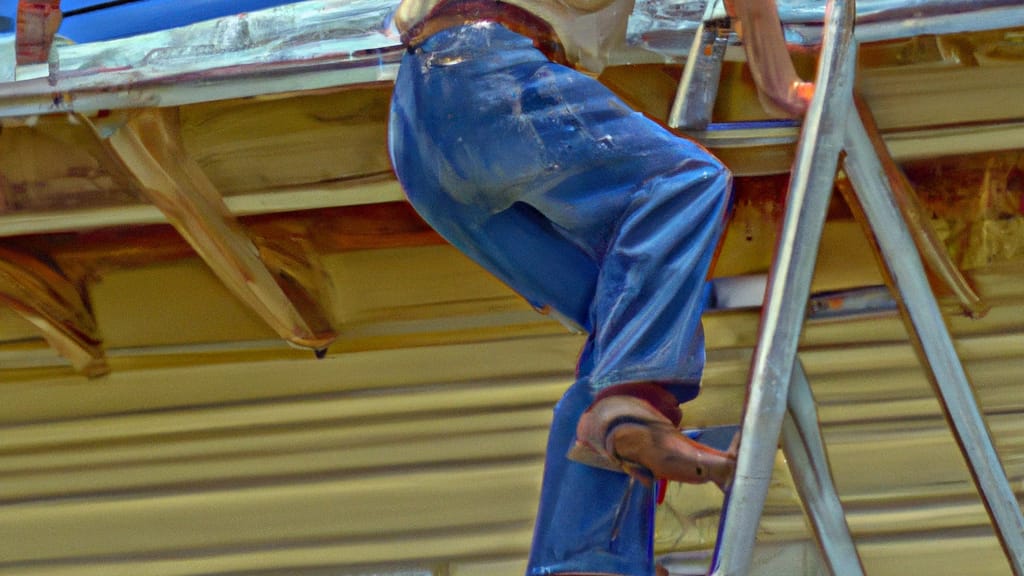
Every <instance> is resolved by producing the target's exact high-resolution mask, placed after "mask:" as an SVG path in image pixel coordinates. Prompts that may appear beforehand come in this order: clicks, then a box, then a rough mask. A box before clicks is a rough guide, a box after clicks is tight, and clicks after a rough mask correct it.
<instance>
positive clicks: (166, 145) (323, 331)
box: [86, 109, 335, 349]
mask: <svg viewBox="0 0 1024 576" xmlns="http://www.w3.org/2000/svg"><path fill="white" fill-rule="evenodd" d="M86 120H87V121H88V122H89V124H90V125H91V126H92V128H93V130H94V132H95V133H96V134H97V136H98V137H99V138H100V139H101V140H102V141H103V143H104V146H105V147H106V149H107V150H108V151H109V153H110V154H111V155H112V156H113V157H114V158H115V159H117V160H118V161H119V162H120V163H121V164H122V165H123V167H124V168H125V169H126V171H127V172H128V173H129V174H130V175H131V176H132V177H133V178H134V179H135V181H136V183H137V185H138V187H139V190H140V191H141V192H142V193H143V194H144V195H145V197H146V198H147V199H148V200H149V201H150V202H152V203H153V204H154V205H156V206H157V207H158V208H159V209H160V210H161V211H162V212H163V213H164V214H165V215H166V217H167V219H168V221H169V222H170V223H171V224H172V225H173V226H174V227H175V228H176V229H177V230H178V232H179V233H181V235H182V236H183V237H184V238H185V239H186V240H187V241H188V242H189V244H190V245H191V246H192V248H193V249H194V250H195V251H196V252H197V253H198V254H199V255H200V256H201V257H202V258H203V259H204V260H205V261H206V263H207V264H208V265H209V266H210V268H212V269H213V271H214V273H215V274H217V276H218V277H219V278H220V279H221V281H222V282H224V284H225V285H227V287H228V288H229V289H230V290H231V291H232V292H233V293H234V294H235V296H236V297H237V298H239V299H240V300H242V301H243V302H245V303H246V305H248V306H249V307H250V308H251V309H252V310H253V311H255V312H256V313H257V314H258V315H259V316H260V317H261V318H263V320H264V321H265V322H267V323H268V324H269V325H270V326H271V327H272V328H273V329H274V330H275V331H276V332H277V333H278V334H279V335H280V336H281V337H282V338H284V339H285V340H287V341H288V342H290V343H292V344H295V345H298V346H303V347H308V348H314V349H323V348H326V347H327V345H328V344H330V342H331V341H332V340H333V339H334V337H335V332H334V330H333V328H332V327H331V321H330V318H329V316H328V314H327V313H326V312H325V309H324V307H322V306H320V305H319V304H318V302H319V300H318V298H317V297H316V296H315V295H318V294H322V293H323V292H324V290H323V288H322V287H321V286H319V285H318V282H319V279H321V278H322V277H323V275H322V274H318V273H317V272H316V267H315V265H314V264H313V263H312V258H313V256H311V252H309V251H305V250H301V249H295V246H296V245H295V244H294V243H291V244H289V245H288V248H287V249H286V253H287V255H286V256H280V257H278V256H273V254H274V253H275V252H277V251H278V250H279V248H275V247H274V246H271V245H268V246H263V247H258V246H257V245H256V244H255V243H254V242H253V240H252V239H251V238H250V237H249V236H248V234H247V233H246V232H245V230H244V229H243V228H242V226H241V225H240V224H239V223H238V221H237V220H236V219H235V217H234V216H232V215H231V213H230V211H229V210H228V209H227V207H226V206H225V204H224V200H223V198H222V197H221V196H220V194H219V193H218V191H217V189H216V187H215V186H214V185H213V183H212V182H211V181H210V180H209V178H208V177H207V176H206V174H205V173H204V172H203V170H202V169H201V168H200V166H199V165H198V164H197V163H196V162H195V160H194V159H192V158H191V157H190V156H189V154H188V152H187V151H186V150H185V147H184V144H183V143H182V139H181V135H180V132H179V122H178V117H177V110H176V109H149V110H143V111H137V112H126V113H119V114H114V115H111V116H106V117H102V118H87V119H86ZM261 256H262V257H263V258H265V259H266V260H267V262H269V263H272V264H271V265H270V266H268V264H267V263H265V262H264V260H263V259H261ZM282 286H284V287H285V288H282ZM299 294H305V295H307V296H308V297H306V296H302V297H296V295H299Z"/></svg>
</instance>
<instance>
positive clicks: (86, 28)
mask: <svg viewBox="0 0 1024 576" xmlns="http://www.w3.org/2000/svg"><path fill="white" fill-rule="evenodd" d="M294 1H295V0H134V1H129V2H123V3H118V2H112V1H111V0H64V1H63V2H62V3H61V8H62V10H63V11H64V13H65V18H64V22H63V24H61V27H60V32H59V34H60V35H62V36H64V37H66V38H70V39H71V40H73V41H75V42H80V43H82V42H97V41H101V40H112V39H114V38H124V37H126V36H134V35H136V34H144V33H146V32H156V31H158V30H166V29H169V28H176V27H178V26H185V25H187V24H191V23H193V22H200V21H202V20H210V19H213V18H219V17H221V16H230V15H232V14H240V13H243V12H252V11H254V10H262V9H264V8H271V7H274V6H280V5H282V4H291V3H293V2H294ZM15 5H16V3H15Z"/></svg>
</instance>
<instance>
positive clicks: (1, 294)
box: [0, 247, 109, 376]
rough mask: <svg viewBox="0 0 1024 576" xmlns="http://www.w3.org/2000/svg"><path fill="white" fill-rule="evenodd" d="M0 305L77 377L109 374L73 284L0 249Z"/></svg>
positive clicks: (39, 263)
mask: <svg viewBox="0 0 1024 576" xmlns="http://www.w3.org/2000/svg"><path fill="white" fill-rule="evenodd" d="M0 302H3V303H4V304H6V305H8V306H10V307H11V308H12V309H13V310H15V311H16V312H17V313H18V314H20V315H21V316H22V317H23V318H25V319H26V320H28V321H29V322H30V323H32V324H33V325H34V326H35V327H36V328H38V329H39V331H40V332H41V333H42V336H43V337H44V338H45V339H46V340H47V342H49V343H50V345H51V346H52V347H53V348H55V349H56V350H57V351H58V352H59V353H60V354H61V355H63V356H64V357H65V358H67V359H68V360H69V361H71V363H72V365H74V367H75V369H77V370H78V371H80V372H82V373H84V374H86V375H88V376H100V375H103V374H105V373H107V372H108V371H109V369H108V367H107V362H106V359H105V357H104V353H103V346H102V340H101V338H100V336H99V329H98V328H97V326H96V321H95V319H94V317H93V315H92V312H91V311H90V310H89V307H88V305H87V304H86V302H85V300H84V298H83V297H82V295H81V293H80V292H79V291H78V288H77V287H76V286H75V285H74V283H73V282H71V281H70V280H69V279H68V278H67V277H66V276H65V275H64V274H62V273H61V272H59V271H58V270H56V269H54V268H53V267H52V266H50V265H49V264H47V263H45V262H43V261H42V260H40V259H39V258H37V257H35V256H32V255H30V254H27V253H25V252H21V251H18V250H12V249H9V248H2V247H0Z"/></svg>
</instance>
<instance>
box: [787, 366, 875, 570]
mask: <svg viewBox="0 0 1024 576" xmlns="http://www.w3.org/2000/svg"><path fill="white" fill-rule="evenodd" d="M782 449H783V451H784V452H785V454H786V462H787V464H788V465H789V470H790V473H791V474H792V475H793V483H794V484H795V485H796V489H797V492H798V493H799V494H800V500H801V501H802V502H803V503H804V508H805V510H806V512H807V518H808V519H809V520H810V522H811V527H812V528H813V529H814V536H815V540H816V541H817V543H818V549H819V550H820V551H821V554H822V556H823V557H824V559H825V562H826V563H827V565H828V567H829V569H831V571H832V574H833V575H834V576H863V574H864V566H863V565H862V564H861V561H860V556H858V555H857V548H856V546H855V545H854V543H853V537H852V536H851V535H850V527H849V525H847V523H846V513H845V512H844V511H843V504H842V502H840V500H839V495H838V494H837V493H836V487H835V484H834V483H833V481H832V471H831V469H829V465H828V455H827V454H826V452H825V443H824V441H823V440H822V437H821V428H820V427H819V425H818V409H817V407H816V406H815V405H814V395H813V393H812V392H811V387H810V385H809V384H808V383H807V374H806V373H805V372H804V367H803V365H802V364H801V362H800V361H799V360H797V361H796V362H795V363H794V365H793V375H792V376H791V378H790V382H789V417H788V418H786V419H785V421H784V422H783V423H782Z"/></svg>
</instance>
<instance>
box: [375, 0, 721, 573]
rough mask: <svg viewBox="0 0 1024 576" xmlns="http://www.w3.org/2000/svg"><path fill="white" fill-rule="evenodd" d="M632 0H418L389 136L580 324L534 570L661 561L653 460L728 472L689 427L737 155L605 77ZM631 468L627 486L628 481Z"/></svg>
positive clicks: (423, 199) (404, 171)
mask: <svg viewBox="0 0 1024 576" xmlns="http://www.w3.org/2000/svg"><path fill="white" fill-rule="evenodd" d="M631 10H632V0H509V1H507V2H494V1H493V0H405V1H404V2H403V3H402V4H401V5H400V7H399V8H398V11H397V12H396V14H395V23H396V25H397V27H398V29H399V30H400V31H401V32H402V34H403V41H404V43H405V45H406V46H407V47H408V51H407V53H406V55H405V57H404V60H403V61H402V65H401V69H400V71H399V74H398V78H397V80H396V83H395V93H394V99H393V102H392V111H391V112H392V114H391V124H390V149H391V156H392V161H393V163H394V167H395V171H396V173H397V174H398V177H399V179H400V181H401V183H402V186H403V188H404V189H405V191H406V194H407V195H408V198H409V201H410V202H411V203H412V205H413V206H414V207H415V208H416V209H417V211H418V212H419V213H420V215H421V216H422V217H423V218H424V219H425V220H426V221H427V222H428V223H430V224H431V226H433V227H434V228H435V229H436V230H437V231H438V232H439V233H440V234H441V235H442V236H444V237H445V238H446V239H447V240H448V241H449V242H451V243H452V244H453V245H454V246H456V247H457V248H459V249H460V250H462V251H463V252H465V253H466V254H467V255H469V256H470V257H471V258H473V259H474V260H475V261H476V262H478V263H479V264H481V265H482V266H483V267H485V268H486V269H487V270H489V271H490V272H492V273H493V274H495V275H496V276H497V277H498V278H500V279H501V280H503V281H504V282H505V283H507V284H508V285H509V286H511V287H512V288H513V289H514V290H516V291H517V292H518V293H519V294H521V295H522V296H523V297H524V298H526V299H527V300H528V301H529V302H531V303H532V304H533V305H534V306H535V307H536V308H538V309H540V310H546V311H550V312H552V313H555V314H557V315H559V316H560V317H561V318H563V319H567V320H568V321H570V322H572V323H574V324H575V325H577V326H578V327H580V328H581V329H583V330H585V331H586V332H587V333H588V334H589V337H588V339H587V341H586V344H585V345H584V348H583V351H582V352H581V354H580V358H579V364H578V367H577V378H576V382H575V383H574V384H573V385H572V386H571V387H570V388H569V390H568V391H567V392H566V394H565V396H564V397H563V398H562V400H561V401H560V402H559V404H558V406H557V407H556V409H555V417H554V422H553V423H552V429H551V436H550V440H549V444H548V451H547V461H546V464H545V472H544V480H543V487H542V492H541V503H540V510H539V513H538V517H537V525H536V530H535V534H534V543H533V548H532V552H531V557H530V562H529V569H528V574H529V575H530V576H540V575H548V574H561V575H577V576H578V575H599V574H600V575H623V576H650V575H651V574H652V573H653V571H654V565H653V517H654V515H653V508H654V503H653V500H654V498H653V496H652V490H651V486H652V480H655V479H666V480H678V481H683V482H694V483H698V482H708V481H712V482H715V483H717V484H718V485H719V486H722V487H723V488H724V487H725V486H726V485H727V484H728V482H729V481H730V480H731V477H732V474H733V470H734V458H733V457H732V456H731V455H728V454H724V453H722V452H719V451H716V450H713V449H710V448H707V447H705V446H702V445H700V444H697V443H694V442H691V441H689V440H688V439H687V438H686V437H685V436H683V435H682V434H681V433H680V432H679V431H678V426H679V422H680V420H681V417H682V414H681V412H680V409H679V404H681V403H683V402H686V401H689V400H692V399H693V398H694V397H695V396H696V395H697V393H698V391H699V384H700V377H701V372H702V370H703V365H704V342H703V334H702V332H701V328H700V315H701V312H702V294H703V287H704V283H705V280H706V277H707V274H708V268H709V266H710V263H711V259H712V256H713V253H714V250H715V247H716V245H717V243H718V240H719V237H720V236H721V233H722V230H723V229H724V226H725V218H726V212H727V208H728V202H729V190H730V182H731V180H730V175H729V173H728V171H727V170H726V169H725V168H724V167H723V166H722V165H721V163H719V162H718V161H717V160H716V159H715V158H714V157H712V156H711V155H710V154H709V153H708V152H707V151H706V150H704V149H703V148H701V147H700V146H698V145H696V144H694V143H693V142H690V141H688V140H685V139H682V138H679V137H677V136H675V135H673V134H672V133H670V132H668V131H667V130H665V129H663V128H662V127H661V126H659V125H658V124H657V123H655V122H652V121H651V120H649V119H648V118H646V117H644V116H643V115H641V114H639V113H637V112H635V111H633V110H631V109H630V108H629V107H628V106H627V105H626V104H625V103H623V102H622V101H621V100H620V99H619V98H617V97H616V96H615V95H614V94H613V93H612V92H610V91H609V90H607V89H606V88H605V87H604V86H602V85H601V84H600V83H599V82H597V81H596V80H594V79H593V78H591V77H590V76H587V75H585V74H583V73H581V72H579V71H577V70H576V69H574V68H572V67H570V66H579V67H583V68H586V69H587V70H589V71H591V72H599V71H600V67H601V66H602V64H601V63H602V61H603V58H604V56H605V55H606V54H607V51H608V50H609V49H611V48H612V47H613V46H614V44H615V42H617V41H620V40H621V39H622V37H623V36H624V32H625V26H626V21H627V18H628V16H629V13H630V11H631ZM636 480H638V481H639V482H636V485H635V486H633V483H634V481H636Z"/></svg>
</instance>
